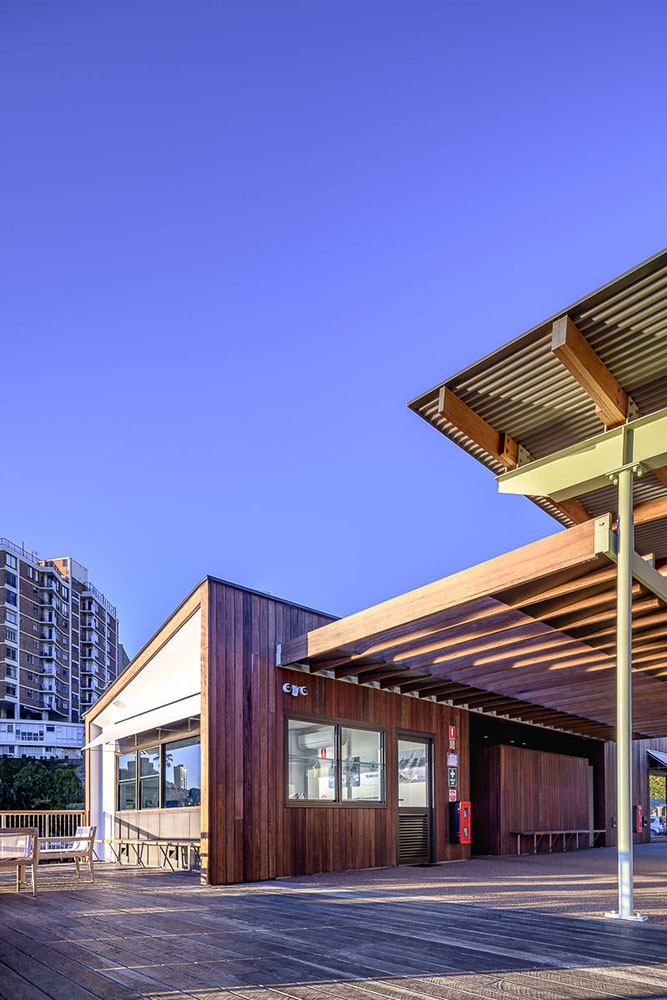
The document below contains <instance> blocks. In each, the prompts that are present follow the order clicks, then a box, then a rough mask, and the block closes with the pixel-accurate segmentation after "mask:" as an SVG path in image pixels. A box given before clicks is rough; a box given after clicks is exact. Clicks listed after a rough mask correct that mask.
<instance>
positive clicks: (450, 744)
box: [449, 740, 456, 750]
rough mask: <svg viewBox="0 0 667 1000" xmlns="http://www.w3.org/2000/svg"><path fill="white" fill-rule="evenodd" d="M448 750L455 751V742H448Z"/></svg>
mask: <svg viewBox="0 0 667 1000" xmlns="http://www.w3.org/2000/svg"><path fill="white" fill-rule="evenodd" d="M449 749H450V750H456V740H450V741H449Z"/></svg>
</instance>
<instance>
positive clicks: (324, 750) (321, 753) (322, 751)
mask: <svg viewBox="0 0 667 1000" xmlns="http://www.w3.org/2000/svg"><path fill="white" fill-rule="evenodd" d="M326 755H327V748H326V747H321V748H320V757H326Z"/></svg>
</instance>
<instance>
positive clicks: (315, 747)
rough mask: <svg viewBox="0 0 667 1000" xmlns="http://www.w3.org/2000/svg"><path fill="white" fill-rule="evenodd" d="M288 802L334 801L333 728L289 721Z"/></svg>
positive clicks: (336, 764)
mask: <svg viewBox="0 0 667 1000" xmlns="http://www.w3.org/2000/svg"><path fill="white" fill-rule="evenodd" d="M287 740H288V750H287V753H288V759H289V769H288V770H289V774H288V786H289V792H288V794H289V798H290V799H310V800H317V801H319V800H322V799H324V800H325V801H327V800H328V801H335V800H336V798H337V784H338V782H337V771H338V762H337V760H336V727H335V726H329V725H322V724H320V723H318V722H303V721H301V720H300V719H290V720H289V722H288V736H287Z"/></svg>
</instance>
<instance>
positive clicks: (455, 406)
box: [438, 386, 518, 469]
mask: <svg viewBox="0 0 667 1000" xmlns="http://www.w3.org/2000/svg"><path fill="white" fill-rule="evenodd" d="M438 413H439V414H440V416H441V417H442V418H443V420H446V421H447V422H448V423H450V424H452V425H453V426H454V427H456V428H458V430H460V431H461V432H462V433H463V434H465V436H466V437H468V438H470V440H471V441H473V442H474V443H475V444H476V445H479V447H480V448H483V449H484V451H485V452H486V453H487V454H488V455H491V457H492V458H495V460H496V461H497V462H501V463H502V464H503V465H504V466H505V468H506V469H515V468H516V459H514V460H513V458H512V453H513V450H515V451H516V454H517V455H518V445H517V446H516V449H513V446H514V445H515V444H516V442H513V441H512V439H511V438H508V436H507V435H505V434H500V433H499V432H498V431H497V430H496V429H495V428H494V427H492V426H491V424H488V423H487V422H486V420H484V418H483V417H480V415H479V414H478V413H475V411H474V410H472V409H471V408H470V407H469V406H468V404H467V403H464V402H463V400H462V399H459V397H458V396H456V395H455V394H454V393H453V392H452V391H451V389H447V388H446V387H445V386H443V387H442V388H441V389H440V394H439V397H438ZM510 442H511V443H510ZM512 461H514V464H506V462H510V463H511V462H512Z"/></svg>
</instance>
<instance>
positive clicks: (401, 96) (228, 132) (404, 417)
mask: <svg viewBox="0 0 667 1000" xmlns="http://www.w3.org/2000/svg"><path fill="white" fill-rule="evenodd" d="M0 14H1V20H2V36H1V41H0V45H1V47H2V51H1V52H0V85H1V86H2V93H3V101H2V106H1V108H0V127H1V130H2V132H1V134H2V147H3V151H2V156H1V157H0V179H1V184H2V201H1V206H2V207H1V218H0V224H1V229H2V241H1V242H2V246H1V249H0V253H1V255H2V259H1V260H0V281H1V282H2V285H3V288H2V292H1V294H0V317H1V329H2V339H1V345H2V346H1V348H0V349H1V351H2V354H1V355H0V356H1V357H2V371H3V379H2V383H3V402H4V413H5V431H6V435H5V461H4V468H5V475H4V477H3V480H4V481H3V490H2V502H1V505H0V513H1V517H0V534H2V535H6V536H8V537H10V538H12V539H14V540H15V541H18V542H20V541H22V540H23V541H25V542H26V544H27V545H29V546H30V547H34V548H37V549H39V550H40V551H42V552H44V553H45V554H47V555H63V554H71V555H73V556H74V557H75V558H77V559H79V560H80V561H81V562H83V563H84V564H85V565H87V566H88V567H89V568H90V570H91V575H92V578H93V579H94V581H95V582H96V584H97V585H98V586H99V587H101V588H102V589H104V590H105V592H106V593H107V594H108V596H109V597H110V599H111V600H112V601H114V602H115V603H116V604H117V605H118V607H119V611H120V615H121V634H122V635H123V637H124V640H125V642H126V644H127V647H128V649H129V651H130V652H131V653H134V652H136V651H137V650H138V648H139V647H140V646H141V645H142V644H143V642H144V641H145V640H146V639H147V638H148V636H149V635H150V633H151V632H152V631H154V630H155V628H157V626H158V625H159V624H160V622H161V621H162V620H163V619H164V618H165V617H166V616H167V615H168V614H169V612H170V611H171V610H172V608H173V607H174V606H175V605H176V604H178V603H179V601H180V600H181V599H182V597H183V596H184V595H185V594H186V592H187V591H188V590H189V589H190V588H191V587H192V586H193V585H194V584H195V583H196V582H197V580H198V579H199V578H200V577H202V576H203V575H204V574H205V573H206V572H209V573H212V574H214V575H218V576H222V577H225V578H227V579H231V580H234V581H237V582H239V583H242V584H245V585H247V586H251V587H256V588H258V589H263V590H269V591H271V592H273V593H275V594H277V595H279V596H282V597H285V598H289V599H292V600H296V601H299V602H302V603H304V604H308V605H310V606H314V607H317V608H321V609H323V610H325V611H330V612H331V613H335V614H345V613H348V612H351V611H354V610H357V609H359V608H361V607H365V606H367V605H369V604H373V603H375V602H377V601H380V600H383V599H385V598H387V597H390V596H393V595H395V594H397V593H401V592H403V591H405V590H407V589H410V588H412V587H415V586H419V585H420V584H423V583H426V582H429V581H430V580H433V579H437V578H439V577H441V576H444V575H446V574H448V573H450V572H452V571H454V570H456V569H459V568H462V567H464V566H466V565H469V564H472V563H474V562H477V561H479V560H481V559H485V558H488V557H491V556H493V555H495V554H498V553H499V552H503V551H506V550H508V549H511V548H513V547H515V546H517V545H520V544H522V543H524V542H527V541H530V540H532V539H535V538H538V537H541V536H542V535H545V534H548V533H550V532H552V531H555V530H558V528H557V526H556V525H555V523H554V522H553V521H551V520H550V519H549V518H548V517H547V516H546V515H545V514H543V513H542V512H540V511H539V510H537V509H536V508H534V507H533V506H532V505H531V504H530V503H528V502H527V501H525V500H522V499H521V498H512V497H502V498H501V497H499V496H498V495H497V493H496V486H495V483H494V481H493V477H492V476H490V475H489V474H488V473H487V472H486V471H485V470H484V469H482V468H481V467H480V466H478V465H477V464H476V463H475V462H474V461H473V460H472V459H470V458H469V457H468V456H467V455H465V454H464V453H462V452H460V451H459V450H458V449H457V448H456V447H455V446H454V445H453V444H451V443H450V442H448V441H446V440H445V439H444V438H442V437H441V436H440V435H438V434H437V433H436V432H435V431H434V430H432V429H431V428H429V427H428V426H427V425H426V424H424V423H423V422H422V421H420V420H419V418H418V417H416V416H415V415H414V414H412V413H411V412H410V411H408V410H407V409H406V407H405V403H406V402H407V400H409V399H411V398H412V397H413V396H415V395H417V394H418V393H419V392H420V391H422V390H423V389H425V388H427V387H429V386H431V385H433V384H434V383H436V382H438V381H440V380H441V379H443V378H445V377H446V376H448V375H450V374H452V373H453V372H455V371H457V370H458V369H459V368H461V367H463V366H464V365H466V364H467V363H469V362H471V361H472V360H474V359H476V358H477V357H479V356H481V355H483V354H485V353H487V352H488V351H489V350H491V349H492V348H494V347H495V346H497V345H499V344H501V343H503V342H505V341H506V340H508V339H510V338H511V337H513V336H515V335H516V334H518V333H521V332H522V331H523V330H525V329H527V328H529V327H530V326H532V325H533V324H535V323H536V322H538V321H540V320H542V319H544V318H545V317H547V316H548V315H550V314H552V313H553V312H555V311H557V310H559V309H561V308H563V307H564V306H566V305H567V304H569V303H570V302H571V301H573V300H575V299H576V298H578V297H579V296H581V295H583V294H585V293H586V292H588V291H589V290H591V289H593V288H595V287H597V286H598V285H600V284H602V283H604V282H605V281H607V280H609V279H611V278H612V277H614V276H615V275H616V274H618V273H620V272H622V271H624V270H626V269H627V268H629V267H631V266H633V265H634V264H636V263H638V262H639V261H640V260H642V259H644V258H645V257H648V256H650V255H651V254H652V253H654V252H656V251H657V250H659V249H661V248H662V247H663V246H664V245H665V242H666V240H665V222H666V211H665V209H666V204H665V190H666V189H665V175H666V166H667V162H666V161H667V128H666V127H665V126H666V122H665V94H666V93H667V80H666V77H667V71H666V68H665V67H666V62H665V58H664V39H665V37H666V35H667V7H666V6H665V5H664V4H663V3H661V2H653V3H651V2H640V3H637V4H633V5H628V4H627V3H621V2H614V0H611V2H604V3H602V2H588V3H583V4H582V3H580V2H578V3H571V2H567V0H566V2H560V3H544V4H535V3H534V2H530V3H529V2H506V3H504V4H498V3H487V2H482V3H474V2H471V3H466V4H453V3H449V2H445V0H438V2H419V3H407V2H403V3H396V2H392V0H382V2H375V0H364V2H363V3H359V2H356V3H351V2H347V0H342V2H337V3H330V2H329V3H326V2H319V0H307V2H305V0H304V2H293V0H286V2H284V3H275V2H273V0H272V2H265V3H256V2H252V0H244V2H243V3H234V4H232V3H226V2H221V0H217V2H207V0H201V2H198V3H192V4H184V3H182V2H178V3H177V2H173V0H160V2H157V0H143V2H142V3H134V2H118V3H113V4H96V3H92V4H91V3H90V2H88V0H86V2H81V3H77V2H68V0H63V2H60V3H57V4H54V3H52V2H51V0H48V2H47V0H45V2H39V0H35V2H30V3H25V2H24V0H3V2H2V3H0Z"/></svg>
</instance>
